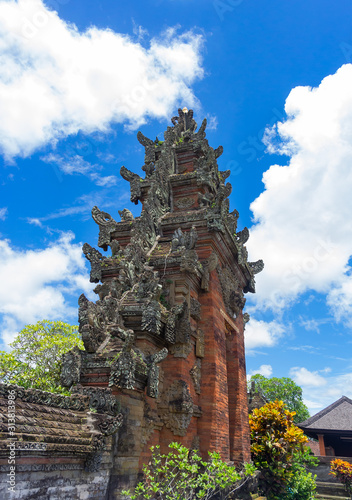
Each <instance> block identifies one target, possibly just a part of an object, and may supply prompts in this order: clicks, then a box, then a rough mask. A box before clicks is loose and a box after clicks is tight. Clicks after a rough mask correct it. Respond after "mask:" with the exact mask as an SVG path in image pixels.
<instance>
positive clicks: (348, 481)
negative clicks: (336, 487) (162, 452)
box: [330, 458, 352, 495]
mask: <svg viewBox="0 0 352 500" xmlns="http://www.w3.org/2000/svg"><path fill="white" fill-rule="evenodd" d="M330 466H331V470H330V474H332V475H333V476H335V477H336V478H337V479H338V480H339V481H340V482H341V483H342V484H343V485H344V486H345V490H346V491H347V493H348V494H349V495H352V464H350V463H349V462H346V461H345V460H340V459H338V458H336V459H335V460H333V461H332V462H331V463H330Z"/></svg>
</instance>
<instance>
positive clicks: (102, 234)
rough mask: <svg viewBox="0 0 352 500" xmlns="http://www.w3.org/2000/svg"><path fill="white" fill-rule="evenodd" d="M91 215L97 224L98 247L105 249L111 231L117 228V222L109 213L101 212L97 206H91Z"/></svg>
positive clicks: (108, 242)
mask: <svg viewBox="0 0 352 500" xmlns="http://www.w3.org/2000/svg"><path fill="white" fill-rule="evenodd" d="M92 217H93V220H94V222H96V223H97V224H98V226H99V239H98V247H99V248H102V249H103V250H105V251H106V250H107V249H108V245H109V244H110V240H111V233H112V232H113V231H115V230H116V228H117V222H116V221H115V220H114V219H113V218H112V217H111V215H110V214H108V213H107V212H102V211H101V210H99V208H98V207H93V208H92Z"/></svg>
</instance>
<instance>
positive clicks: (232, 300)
mask: <svg viewBox="0 0 352 500" xmlns="http://www.w3.org/2000/svg"><path fill="white" fill-rule="evenodd" d="M217 272H218V276H219V280H220V285H221V290H222V296H223V299H224V303H225V306H226V310H227V313H228V314H229V315H230V316H234V315H235V316H236V317H237V316H238V315H239V314H240V313H241V311H242V309H243V308H244V305H245V303H246V299H245V298H244V296H243V292H242V290H241V288H240V284H239V282H238V279H237V278H236V276H235V275H234V274H233V273H232V272H231V271H230V269H229V268H227V267H225V268H221V267H220V266H218V267H217Z"/></svg>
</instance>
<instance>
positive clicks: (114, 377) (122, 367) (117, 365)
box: [109, 328, 137, 389]
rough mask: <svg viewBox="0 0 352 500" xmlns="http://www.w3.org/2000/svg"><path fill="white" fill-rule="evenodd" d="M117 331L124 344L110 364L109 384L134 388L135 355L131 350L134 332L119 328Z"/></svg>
mask: <svg viewBox="0 0 352 500" xmlns="http://www.w3.org/2000/svg"><path fill="white" fill-rule="evenodd" d="M119 333H120V336H121V337H122V338H123V340H124V344H123V347H122V351H121V352H120V353H119V354H118V355H117V356H116V357H115V359H114V361H113V363H112V365H111V372H110V379H109V386H110V387H111V386H113V385H115V386H116V387H121V388H125V389H134V385H135V372H136V357H137V356H136V355H135V353H134V352H133V342H134V332H133V330H122V329H120V328H119Z"/></svg>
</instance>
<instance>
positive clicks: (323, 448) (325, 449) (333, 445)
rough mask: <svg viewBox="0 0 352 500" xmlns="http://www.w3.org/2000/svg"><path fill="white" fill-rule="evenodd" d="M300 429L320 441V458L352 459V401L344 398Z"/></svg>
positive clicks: (301, 425)
mask: <svg viewBox="0 0 352 500" xmlns="http://www.w3.org/2000/svg"><path fill="white" fill-rule="evenodd" d="M299 427H300V428H301V429H302V430H303V431H304V432H305V434H306V435H307V436H308V437H311V438H313V439H318V441H319V454H320V456H323V457H324V456H327V455H328V456H339V457H352V399H350V398H348V397H346V396H342V397H341V398H340V399H338V400H337V401H335V403H332V404H331V405H330V406H328V407H327V408H325V409H324V410H321V411H320V412H319V413H317V414H316V415H314V416H313V417H310V418H308V419H307V420H305V421H304V422H302V423H300V424H299Z"/></svg>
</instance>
